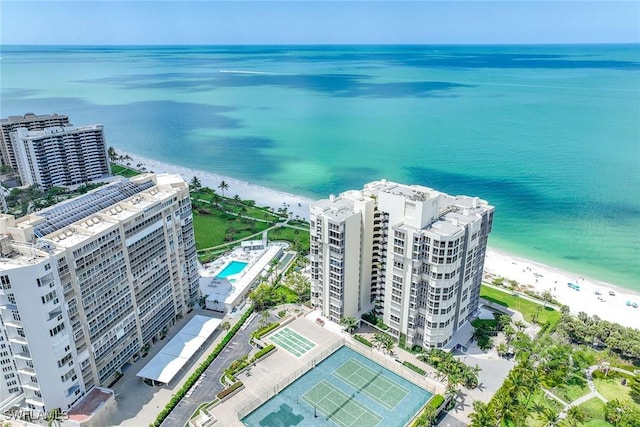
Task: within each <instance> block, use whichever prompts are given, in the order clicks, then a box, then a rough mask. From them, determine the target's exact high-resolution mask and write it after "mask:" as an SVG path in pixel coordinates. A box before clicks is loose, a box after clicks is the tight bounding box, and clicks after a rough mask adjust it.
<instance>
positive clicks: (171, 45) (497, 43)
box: [0, 41, 640, 47]
mask: <svg viewBox="0 0 640 427" xmlns="http://www.w3.org/2000/svg"><path fill="white" fill-rule="evenodd" d="M577 45H584V46H598V45H640V41H626V42H614V41H612V42H524V43H508V42H496V43H482V42H475V43H474V42H469V43H457V42H456V43H453V42H452V43H446V42H440V43H415V42H407V43H186V44H185V43H176V44H171V43H169V44H162V43H133V44H107V43H95V44H75V43H74V44H72V43H46V44H45V43H42V44H39V43H37V44H34V43H1V42H0V46H30V47H32V46H42V47H58V46H64V47H85V46H92V47H96V46H98V47H160V46H162V47H191V46H201V47H203V46H577Z"/></svg>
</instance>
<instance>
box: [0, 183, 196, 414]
mask: <svg viewBox="0 0 640 427" xmlns="http://www.w3.org/2000/svg"><path fill="white" fill-rule="evenodd" d="M0 236H2V237H0V318H1V320H2V322H0V368H2V373H1V374H0V402H9V401H22V402H23V403H24V404H26V405H28V406H29V407H30V408H32V409H37V410H43V409H45V410H51V409H53V408H61V409H62V410H67V409H68V408H70V407H71V406H73V405H74V403H76V402H77V401H78V400H79V399H81V398H82V397H83V396H84V395H85V394H86V393H87V392H88V391H89V390H91V389H92V388H93V387H94V386H101V385H107V386H108V385H109V384H110V383H111V382H112V381H113V380H114V379H115V378H116V377H117V375H118V371H121V370H122V369H123V367H124V366H125V365H126V364H127V363H130V362H132V361H133V360H134V359H135V357H136V355H137V354H139V352H140V351H141V349H142V347H143V346H144V345H145V344H149V343H151V342H152V341H153V340H154V339H155V338H158V337H160V335H161V334H162V331H163V329H165V328H167V327H169V326H171V325H173V323H174V322H175V321H176V320H177V319H179V318H180V317H182V316H183V315H185V314H186V312H187V311H188V307H189V306H190V305H192V304H193V303H195V302H196V301H197V299H198V272H197V257H196V248H195V240H194V233H193V225H192V214H191V203H190V199H189V187H188V185H187V183H186V182H185V181H184V180H183V179H182V178H180V177H179V176H177V175H153V174H146V175H141V176H138V177H135V178H131V179H126V180H122V181H117V182H115V183H112V184H109V185H106V186H104V187H101V188H99V189H97V190H94V191H92V192H89V193H87V194H85V195H83V196H80V197H78V198H75V199H71V200H68V201H65V202H62V203H59V204H57V205H55V206H53V207H51V208H47V209H45V210H42V211H39V212H36V213H34V214H31V215H28V216H26V217H23V218H20V219H15V218H14V217H13V216H11V215H0Z"/></svg>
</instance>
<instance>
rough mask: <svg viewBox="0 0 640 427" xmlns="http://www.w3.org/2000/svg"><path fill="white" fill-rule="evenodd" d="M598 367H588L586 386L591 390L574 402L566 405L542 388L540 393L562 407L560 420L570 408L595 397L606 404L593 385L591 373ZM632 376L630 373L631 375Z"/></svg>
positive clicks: (605, 400)
mask: <svg viewBox="0 0 640 427" xmlns="http://www.w3.org/2000/svg"><path fill="white" fill-rule="evenodd" d="M598 368H599V366H598V365H593V366H589V368H587V372H586V374H587V384H588V385H589V389H590V390H591V391H590V392H589V393H587V394H585V395H584V396H581V397H579V398H577V399H576V400H574V401H572V402H570V403H567V402H565V401H564V400H562V399H560V398H559V397H558V396H556V395H555V394H553V393H552V392H551V391H549V390H547V389H545V388H543V389H542V391H544V393H545V394H546V395H547V396H549V397H550V398H552V399H554V400H557V401H558V402H560V403H561V404H562V405H563V406H564V407H563V408H562V411H560V418H566V416H567V411H568V410H569V408H571V407H572V406H580V405H582V404H583V403H584V402H586V401H588V400H591V399H593V398H594V397H597V398H598V399H600V400H602V401H603V402H604V403H607V402H608V400H607V398H605V397H604V396H603V395H601V394H600V392H598V390H597V389H596V386H595V385H594V384H593V371H595V370H596V369H598ZM611 369H612V370H615V371H620V372H624V373H627V374H629V373H631V372H629V371H625V370H624V369H619V368H611ZM631 374H632V373H631Z"/></svg>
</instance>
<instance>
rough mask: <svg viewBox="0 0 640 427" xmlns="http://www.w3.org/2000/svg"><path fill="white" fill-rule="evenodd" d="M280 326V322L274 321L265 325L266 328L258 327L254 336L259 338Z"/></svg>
mask: <svg viewBox="0 0 640 427" xmlns="http://www.w3.org/2000/svg"><path fill="white" fill-rule="evenodd" d="M278 326H280V322H274V323H272V324H270V325H267V326H265V327H264V328H261V329H258V330H257V331H255V332H254V333H253V337H254V338H255V339H257V340H259V339H260V338H262V337H263V336H265V335H267V334H268V333H269V332H271V331H273V330H274V329H275V328H277V327H278Z"/></svg>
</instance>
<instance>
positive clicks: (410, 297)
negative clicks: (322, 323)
mask: <svg viewBox="0 0 640 427" xmlns="http://www.w3.org/2000/svg"><path fill="white" fill-rule="evenodd" d="M310 219H311V254H310V258H311V274H312V289H311V292H312V293H311V298H312V302H313V303H314V305H315V306H316V307H318V308H319V309H320V310H321V312H322V314H323V315H324V316H326V317H328V318H329V319H330V320H333V321H336V322H338V321H339V320H340V319H341V318H344V317H349V316H354V317H356V318H358V317H359V316H360V315H361V314H363V313H365V312H369V311H372V310H374V311H375V312H376V314H377V315H379V316H380V315H381V316H382V318H383V321H384V323H385V324H387V325H388V326H389V332H390V333H391V334H392V335H394V336H395V337H398V338H399V337H400V335H401V334H402V335H404V336H405V337H406V343H407V345H408V346H413V345H420V346H423V347H425V348H441V347H444V346H445V345H446V344H447V343H448V342H449V340H450V339H451V337H452V336H453V334H454V332H456V330H458V329H459V328H460V326H462V325H463V324H464V323H465V322H466V321H467V320H470V319H472V318H473V317H474V315H475V314H476V312H477V310H478V301H479V296H480V283H481V280H482V272H483V267H484V256H485V251H486V247H487V237H488V235H489V233H490V232H491V227H492V223H493V207H492V206H490V205H488V204H487V202H486V201H484V200H480V199H478V198H477V197H466V196H449V195H447V194H445V193H441V192H439V191H436V190H433V189H431V188H427V187H423V186H418V185H404V184H397V183H393V182H388V181H386V180H381V181H374V182H371V183H369V184H367V185H365V186H364V188H363V189H362V190H351V191H347V192H344V193H342V194H340V196H339V197H334V196H331V197H330V198H329V199H328V200H320V201H317V202H314V203H312V204H311V218H310Z"/></svg>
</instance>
